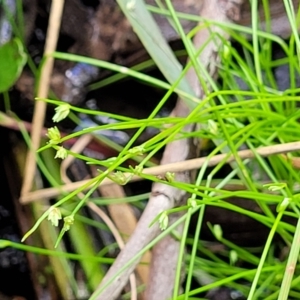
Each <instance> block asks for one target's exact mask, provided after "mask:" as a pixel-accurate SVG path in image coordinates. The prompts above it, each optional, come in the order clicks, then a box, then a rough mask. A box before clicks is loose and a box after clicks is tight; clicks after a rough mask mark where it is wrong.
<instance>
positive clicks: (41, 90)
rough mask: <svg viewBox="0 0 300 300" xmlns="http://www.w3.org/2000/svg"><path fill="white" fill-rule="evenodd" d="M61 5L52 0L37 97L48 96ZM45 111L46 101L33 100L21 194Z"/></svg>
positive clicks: (60, 1) (33, 164)
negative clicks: (31, 126) (30, 140)
mask: <svg viewBox="0 0 300 300" xmlns="http://www.w3.org/2000/svg"><path fill="white" fill-rule="evenodd" d="M63 6H64V0H52V5H51V11H50V18H49V25H48V31H47V39H46V44H45V50H44V57H45V58H46V60H45V63H44V66H43V68H42V71H41V77H40V83H39V87H38V92H37V96H38V97H39V98H47V96H48V91H49V85H50V76H51V73H52V69H53V63H54V59H53V57H51V56H50V54H51V53H53V52H54V51H55V49H56V44H57V39H58V34H59V28H60V23H61V16H62V11H63ZM45 112H46V103H45V102H43V101H37V102H35V107H34V115H33V130H32V134H31V139H32V145H31V149H30V150H29V151H28V154H27V158H26V165H25V171H24V176H23V178H24V181H23V186H22V190H21V195H26V194H27V193H28V192H29V191H30V190H31V187H32V182H33V178H34V175H35V170H36V161H35V157H36V150H37V149H38V147H39V144H40V137H41V131H42V128H43V125H44V118H45Z"/></svg>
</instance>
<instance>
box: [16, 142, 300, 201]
mask: <svg viewBox="0 0 300 300" xmlns="http://www.w3.org/2000/svg"><path fill="white" fill-rule="evenodd" d="M299 150H300V142H291V143H284V144H278V145H272V146H266V147H261V148H257V149H255V151H256V153H257V155H258V156H261V157H268V156H271V155H276V154H282V153H288V152H293V151H299ZM237 156H238V157H239V158H240V159H247V158H254V157H255V156H256V154H255V153H254V152H253V151H252V150H249V149H247V150H241V151H238V152H237ZM221 161H224V163H230V162H232V161H235V156H234V155H231V154H218V155H215V156H212V157H209V156H206V157H200V158H194V159H190V160H186V161H180V162H174V163H170V164H166V165H160V166H156V167H152V168H147V169H144V170H143V172H142V173H141V174H140V175H134V176H133V177H132V178H131V181H138V180H143V179H144V177H143V174H144V175H154V176H156V175H163V174H165V173H166V172H180V171H184V170H185V171H190V170H195V169H199V168H201V167H202V166H203V165H204V164H207V166H209V167H212V166H215V165H217V164H218V163H220V162H221ZM130 175H131V173H125V176H130ZM89 181H90V179H87V180H82V181H77V182H72V183H70V184H66V185H62V186H60V187H53V188H46V189H42V190H37V191H34V192H31V193H28V194H27V195H24V196H23V197H22V203H30V202H33V201H37V200H39V199H46V198H52V197H57V196H59V195H61V194H63V193H68V192H72V191H75V190H76V189H78V188H80V187H82V186H83V185H85V184H87V183H88V182H89ZM112 183H113V181H111V180H110V179H109V178H105V179H104V180H103V181H102V182H101V185H109V184H112Z"/></svg>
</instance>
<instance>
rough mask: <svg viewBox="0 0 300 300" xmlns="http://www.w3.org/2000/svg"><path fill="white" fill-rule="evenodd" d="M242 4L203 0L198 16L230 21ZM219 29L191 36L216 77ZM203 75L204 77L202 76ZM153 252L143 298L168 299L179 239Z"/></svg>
mask: <svg viewBox="0 0 300 300" xmlns="http://www.w3.org/2000/svg"><path fill="white" fill-rule="evenodd" d="M241 3H242V2H241V1H235V2H233V1H231V0H225V1H224V0H221V1H220V0H204V1H203V3H202V8H201V12H200V15H201V16H202V17H203V18H205V19H207V20H217V21H219V22H224V23H228V22H232V20H237V19H239V16H240V7H241ZM199 25H202V24H199ZM222 31H223V30H221V29H220V28H218V27H216V26H212V25H210V26H209V27H208V28H204V29H202V30H200V31H198V32H197V33H196V35H195V38H194V47H195V49H196V50H198V49H200V48H201V47H203V45H205V44H206V43H207V44H206V46H205V48H204V49H203V50H202V51H201V53H200V55H199V58H198V59H199V61H200V63H201V64H202V65H203V66H204V67H205V68H206V69H207V71H208V73H209V74H210V76H212V77H216V75H217V68H216V65H217V61H218V60H219V57H218V54H217V53H218V50H219V49H218V48H219V47H220V45H221V44H222V42H221V40H219V39H218V38H217V39H214V40H211V41H209V38H210V36H211V35H212V34H214V33H221V34H222V36H224V37H225V38H229V36H228V34H226V33H225V32H222ZM208 41H209V42H208ZM195 67H196V66H195ZM200 76H202V75H200ZM202 77H203V78H205V76H202ZM187 79H188V81H189V83H190V85H191V87H192V88H193V90H194V92H195V94H196V96H197V97H198V98H199V99H203V98H204V96H205V90H204V88H203V87H202V86H201V84H200V81H199V78H198V76H197V74H196V71H195V69H194V68H192V69H190V70H189V71H188V73H187ZM178 104H179V105H178V107H176V109H180V110H182V108H183V107H184V102H183V100H181V99H179V100H178ZM183 114H186V112H185V109H183ZM175 115H177V116H181V115H182V112H181V111H176V110H175ZM183 142H184V140H183ZM185 143H186V145H184V144H182V149H186V150H188V151H189V152H190V156H194V157H196V156H197V152H196V151H195V146H194V144H193V143H191V140H190V141H189V140H186V141H185ZM170 146H172V145H170ZM170 149H171V147H170ZM175 149H176V148H175ZM175 149H174V148H173V149H171V151H172V150H173V151H174V150H175ZM165 154H166V162H169V160H170V158H169V155H170V154H168V153H164V156H165ZM184 181H185V182H193V181H194V178H193V175H192V174H189V178H186V179H185V180H184ZM187 197H188V195H187V194H184V195H182V199H181V202H184V203H185V202H186V198H187ZM179 217H180V215H179V214H178V215H173V222H175V221H177V220H178V219H179ZM182 230H183V224H181V226H179V231H180V232H182ZM152 253H153V254H152V263H151V266H150V272H151V273H150V282H149V285H148V286H147V290H146V293H145V295H146V300H155V299H161V300H166V299H170V298H171V297H172V294H173V288H174V284H175V278H176V267H177V261H178V259H179V253H180V242H179V241H178V240H175V239H174V238H172V237H171V236H167V237H166V238H164V239H162V240H160V241H159V242H158V243H157V244H156V245H155V246H154V248H153V251H152ZM166 287H168V288H166Z"/></svg>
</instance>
